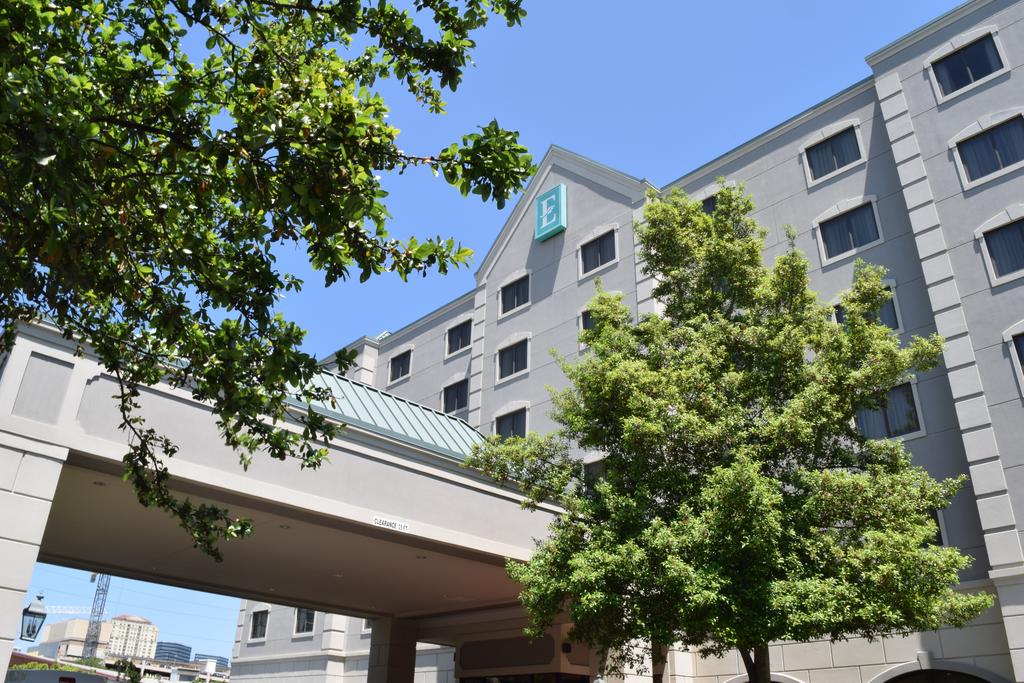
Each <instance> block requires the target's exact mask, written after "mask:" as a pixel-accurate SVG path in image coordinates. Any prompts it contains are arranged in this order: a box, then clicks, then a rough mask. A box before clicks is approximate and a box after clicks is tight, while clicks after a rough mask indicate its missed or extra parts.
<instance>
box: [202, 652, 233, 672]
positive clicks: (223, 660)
mask: <svg viewBox="0 0 1024 683" xmlns="http://www.w3.org/2000/svg"><path fill="white" fill-rule="evenodd" d="M193 661H196V662H204V661H212V662H216V663H217V666H218V667H221V668H224V669H227V668H229V667H230V666H231V662H230V661H228V658H227V657H221V656H219V655H200V654H197V655H196V656H195V657H194V658H193Z"/></svg>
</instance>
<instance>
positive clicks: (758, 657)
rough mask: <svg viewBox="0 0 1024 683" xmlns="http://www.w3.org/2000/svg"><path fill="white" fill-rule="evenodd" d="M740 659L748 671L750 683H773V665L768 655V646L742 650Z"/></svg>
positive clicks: (756, 646)
mask: <svg viewBox="0 0 1024 683" xmlns="http://www.w3.org/2000/svg"><path fill="white" fill-rule="evenodd" d="M740 657H742V658H743V666H744V667H745V668H746V670H747V680H748V681H749V683H771V680H772V663H771V659H770V656H769V655H768V646H767V645H755V646H754V647H752V648H749V649H748V648H740Z"/></svg>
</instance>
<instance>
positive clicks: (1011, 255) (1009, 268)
mask: <svg viewBox="0 0 1024 683" xmlns="http://www.w3.org/2000/svg"><path fill="white" fill-rule="evenodd" d="M983 237H984V240H985V250H986V252H987V253H988V257H989V263H990V264H991V266H992V272H993V274H994V275H995V277H996V278H1002V277H1005V276H1007V275H1011V274H1013V273H1016V272H1017V271H1020V270H1024V219H1022V220H1016V221H1014V222H1012V223H1008V224H1007V225H1004V226H1002V227H999V228H996V229H994V230H989V231H987V232H985V233H984V234H983Z"/></svg>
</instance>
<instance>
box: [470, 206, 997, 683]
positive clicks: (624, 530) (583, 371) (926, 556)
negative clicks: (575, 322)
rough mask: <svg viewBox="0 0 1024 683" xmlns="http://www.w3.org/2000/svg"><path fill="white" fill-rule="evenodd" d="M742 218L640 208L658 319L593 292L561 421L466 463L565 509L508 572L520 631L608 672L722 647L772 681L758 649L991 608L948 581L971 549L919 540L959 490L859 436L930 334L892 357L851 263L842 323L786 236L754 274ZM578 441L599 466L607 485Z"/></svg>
mask: <svg viewBox="0 0 1024 683" xmlns="http://www.w3.org/2000/svg"><path fill="white" fill-rule="evenodd" d="M752 208H753V205H752V203H751V201H750V199H749V198H748V197H746V196H744V195H743V194H742V192H741V191H739V190H733V189H730V188H728V187H722V188H721V190H720V192H719V194H718V203H717V207H716V208H715V210H714V213H713V214H712V215H707V214H705V213H704V212H703V211H702V208H701V203H700V202H694V201H690V200H688V199H687V198H686V197H685V196H684V195H682V194H678V193H673V194H670V195H669V196H667V197H665V198H661V199H659V198H657V197H655V196H652V197H651V198H650V201H649V204H648V206H647V209H646V213H645V217H646V224H645V225H641V226H638V227H637V230H638V242H639V246H640V255H641V257H642V258H643V259H644V262H645V264H646V265H645V268H646V271H647V272H648V273H650V274H651V275H653V276H654V277H655V282H656V285H655V288H654V294H655V296H656V297H657V299H658V300H659V301H661V302H662V303H663V304H664V314H663V315H661V316H655V315H651V316H644V317H642V318H641V319H640V320H639V321H638V322H635V323H634V322H633V321H632V320H631V317H630V311H629V309H628V308H627V307H626V306H625V305H624V304H623V303H622V301H621V297H619V296H613V295H611V294H608V293H604V292H600V291H599V293H598V295H597V296H596V298H595V299H594V300H593V302H592V303H591V306H590V312H591V314H592V316H593V320H594V327H593V328H592V329H588V330H584V331H583V332H581V335H580V336H581V341H583V342H585V343H586V344H587V347H588V353H587V354H586V355H585V356H584V358H583V359H582V360H580V361H579V362H578V363H576V364H571V363H569V362H567V361H566V360H564V359H563V360H562V361H561V363H562V368H563V370H564V371H565V373H566V375H567V376H568V379H569V380H570V388H569V389H567V390H565V391H563V392H560V393H556V394H555V396H554V408H553V413H552V415H553V418H554V419H555V420H556V421H557V422H558V424H559V425H560V429H559V430H558V431H557V432H555V433H552V434H550V435H547V436H539V435H536V434H530V435H528V436H527V437H526V438H524V439H508V440H505V441H501V440H498V439H491V440H488V441H487V442H485V444H484V445H483V447H482V448H481V449H479V450H478V452H477V453H475V454H474V457H473V458H472V459H471V461H470V464H471V465H473V466H476V467H479V468H481V469H482V470H484V471H485V472H487V473H488V474H490V475H491V476H493V477H495V478H496V479H498V480H502V481H509V482H514V483H516V484H517V485H518V486H519V487H520V489H521V490H522V491H523V492H524V493H525V494H526V496H527V498H528V500H527V503H526V505H528V506H535V505H537V504H538V503H540V502H542V501H553V502H555V503H557V504H558V505H559V506H561V508H562V509H563V512H562V513H561V514H560V515H559V516H558V517H556V519H555V521H554V522H553V523H552V525H551V535H550V537H549V538H547V539H546V540H543V541H542V542H540V543H539V546H538V548H537V550H536V552H535V553H534V555H533V557H532V558H531V559H530V560H529V561H528V562H525V563H522V564H520V563H516V562H509V564H508V572H509V575H510V576H511V577H512V578H513V579H515V580H516V581H518V582H519V583H520V584H521V585H522V593H521V595H520V599H521V601H522V603H523V605H524V607H525V609H526V611H527V613H528V614H529V617H530V619H531V627H530V629H529V630H530V632H531V633H534V634H536V633H539V632H540V631H541V630H542V629H544V628H545V627H546V626H547V625H549V624H550V623H551V622H552V619H553V618H554V617H555V616H556V615H558V614H560V613H562V612H565V613H567V614H568V615H569V617H571V620H572V623H573V630H572V634H571V637H573V638H574V639H576V640H579V641H582V642H586V643H588V644H590V645H591V646H592V647H595V648H596V649H597V650H599V651H600V652H601V653H602V654H603V657H605V658H606V660H607V662H608V664H607V666H608V667H609V668H610V669H612V670H621V667H622V666H624V665H627V664H629V665H637V664H639V663H640V662H642V661H643V660H644V658H645V657H651V659H652V660H653V661H654V663H655V664H658V663H659V661H663V658H664V656H665V647H666V646H667V645H670V644H673V643H681V644H682V645H685V646H689V647H692V648H695V649H696V650H697V651H698V652H699V653H701V654H703V655H720V654H723V653H724V652H726V651H727V650H729V649H731V648H736V649H738V650H739V653H740V655H741V657H742V659H743V662H744V665H745V666H746V670H747V674H748V675H749V677H750V680H751V681H754V682H755V683H768V681H769V673H770V670H771V663H770V661H769V650H768V644H769V643H770V642H772V641H775V640H782V639H792V640H797V641H805V640H810V639H817V638H830V639H842V638H845V637H847V636H850V635H854V634H856V635H859V636H864V637H867V638H876V637H880V636H883V635H885V634H892V633H908V632H913V631H927V630H931V629H936V628H938V627H939V626H940V625H943V624H950V625H954V626H960V625H963V624H964V623H966V622H967V621H968V620H970V619H971V618H973V617H974V616H976V615H977V614H979V612H981V611H982V610H983V609H984V608H985V607H987V606H988V605H989V604H990V598H989V596H987V595H969V594H963V593H959V592H957V591H956V590H955V586H956V584H957V582H958V572H959V571H960V570H962V569H964V568H965V567H967V566H968V564H969V561H970V560H969V558H968V557H966V556H964V555H963V554H961V553H960V552H959V551H958V550H957V549H956V548H949V547H942V546H939V545H935V544H934V543H933V539H934V537H935V533H936V527H935V523H934V521H933V519H932V514H933V511H934V510H936V509H940V508H944V507H946V506H947V505H948V503H949V501H950V499H951V497H952V496H953V495H954V494H955V493H956V491H957V490H958V488H959V487H960V486H961V485H962V483H963V478H957V479H947V480H944V481H936V480H934V479H932V478H931V477H930V476H929V475H928V474H927V473H926V472H925V471H924V470H923V469H922V468H920V467H917V466H915V465H914V464H913V463H912V462H911V459H910V457H909V455H908V453H907V452H906V450H905V449H904V446H903V443H902V442H901V441H899V440H895V439H882V440H873V439H866V438H864V437H863V436H862V435H861V433H860V432H859V431H858V429H857V427H856V422H857V416H858V412H859V411H862V410H876V409H880V408H882V407H883V405H884V404H885V400H886V395H887V392H889V391H890V390H891V389H892V388H893V387H895V386H897V385H899V384H901V383H903V382H906V381H908V379H909V378H910V377H911V376H912V373H913V372H914V371H922V370H926V369H928V368H931V367H933V366H934V365H935V364H936V363H937V362H938V358H939V355H940V352H941V341H940V338H939V337H937V336H932V337H929V338H924V339H922V338H914V339H912V340H911V341H909V342H908V343H907V344H906V345H905V346H901V344H900V341H899V339H898V337H897V336H896V335H895V334H894V333H893V332H892V331H891V330H890V329H889V328H888V327H886V326H885V325H884V324H881V323H880V322H879V316H878V312H879V309H880V307H881V306H882V305H883V304H884V303H885V302H886V301H887V299H888V297H889V296H890V295H889V293H888V291H887V289H886V288H885V287H884V285H883V284H882V280H881V277H882V269H881V268H879V267H876V266H870V265H865V264H863V263H859V264H858V265H857V267H856V268H855V274H854V279H853V283H852V287H851V289H850V290H849V291H847V292H846V293H845V294H844V295H843V296H842V298H841V303H842V306H843V308H844V309H845V320H844V322H843V323H842V324H840V323H837V322H836V321H835V320H834V318H833V312H832V308H831V306H827V305H822V304H820V303H818V301H817V297H816V295H815V293H814V292H813V291H811V289H810V288H809V280H808V261H807V259H806V258H805V257H804V256H803V255H802V254H801V253H800V252H799V251H797V250H796V249H795V248H794V247H793V244H792V243H793V239H794V238H793V236H792V235H791V236H790V248H789V250H788V251H786V252H785V253H783V254H782V255H780V256H779V257H778V258H777V259H776V260H775V262H774V263H773V264H772V265H770V266H765V265H763V264H762V249H763V246H764V234H765V231H764V230H763V229H762V228H761V227H760V226H759V225H758V224H757V223H756V222H755V221H754V220H753V219H751V218H750V217H749V214H750V212H751V210H752ZM573 448H578V449H582V450H583V451H589V452H592V453H598V454H600V455H601V456H603V459H602V460H601V461H600V475H599V476H593V473H592V472H588V471H587V470H585V469H584V468H583V467H582V465H581V464H580V461H579V460H578V459H576V458H574V457H573V455H572V450H573ZM588 474H589V475H590V476H587V475H588ZM652 655H653V656H652Z"/></svg>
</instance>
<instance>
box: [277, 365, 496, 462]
mask: <svg viewBox="0 0 1024 683" xmlns="http://www.w3.org/2000/svg"><path fill="white" fill-rule="evenodd" d="M316 384H319V385H320V386H323V387H326V388H327V389H328V390H330V392H331V395H332V396H333V397H334V405H330V404H328V403H323V402H320V401H317V402H314V403H313V409H314V410H316V411H317V412H318V413H322V414H323V415H327V416H328V417H331V418H333V419H335V420H338V421H339V422H343V423H345V424H350V425H352V426H354V427H359V428H360V429H365V430H366V431H369V432H373V433H375V434H380V435H382V436H386V437H389V438H392V439H397V440H398V441H403V442H405V443H408V444H411V445H413V446H418V447H420V448H426V449H428V450H431V451H434V452H435V453H439V454H441V455H445V456H448V457H450V458H455V459H456V460H465V458H466V456H468V455H469V453H470V451H471V450H472V448H473V444H476V443H479V442H480V441H483V438H484V437H483V436H482V435H481V434H480V432H478V431H476V430H475V429H473V428H472V427H470V426H469V425H468V424H467V423H466V422H465V421H464V420H461V419H459V418H457V417H454V416H452V415H447V414H445V413H442V412H440V411H438V410H434V409H433V408H428V407H427V406H424V405H420V404H419V403H413V402H412V401H408V400H406V399H404V398H400V397H398V396H395V395H393V394H389V393H387V392H385V391H381V390H380V389H377V388H375V387H371V386H369V385H367V384H363V383H362V382H356V381H355V380H351V379H348V378H345V377H342V376H340V375H337V374H334V373H332V372H323V373H321V375H320V376H319V377H318V378H317V380H316ZM294 404H295V405H296V406H298V407H302V408H305V406H304V405H302V404H300V403H299V402H298V401H295V402H294Z"/></svg>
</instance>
